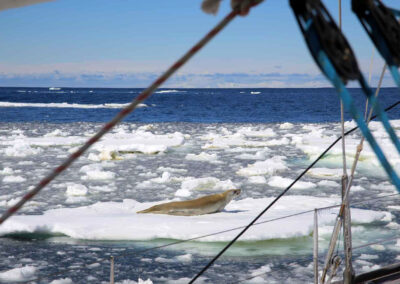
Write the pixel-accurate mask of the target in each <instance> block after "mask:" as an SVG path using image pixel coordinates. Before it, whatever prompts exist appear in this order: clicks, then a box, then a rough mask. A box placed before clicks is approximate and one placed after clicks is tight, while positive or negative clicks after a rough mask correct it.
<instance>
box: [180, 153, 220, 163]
mask: <svg viewBox="0 0 400 284" xmlns="http://www.w3.org/2000/svg"><path fill="white" fill-rule="evenodd" d="M185 159H186V160H192V161H201V162H209V163H220V161H219V160H218V155H217V154H213V153H211V154H208V153H206V152H201V153H200V154H198V155H196V154H187V155H186V157H185Z"/></svg>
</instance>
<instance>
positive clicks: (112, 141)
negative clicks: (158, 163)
mask: <svg viewBox="0 0 400 284" xmlns="http://www.w3.org/2000/svg"><path fill="white" fill-rule="evenodd" d="M184 141H185V138H184V135H183V134H182V133H180V132H175V133H171V134H163V135H156V134H153V133H151V132H146V131H142V130H138V131H136V132H133V133H117V134H114V135H108V136H106V137H104V138H103V139H102V140H101V141H99V142H98V143H96V144H95V145H94V146H93V149H94V150H97V151H98V152H100V154H101V155H103V159H105V157H107V153H112V152H115V153H121V152H122V153H124V152H125V153H126V152H128V153H135V152H139V153H144V154H157V153H162V152H165V151H167V150H168V149H169V148H171V147H178V146H181V145H182V144H183V143H184ZM108 156H109V157H112V154H109V155H108Z"/></svg>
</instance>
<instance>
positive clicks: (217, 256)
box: [189, 101, 400, 284]
mask: <svg viewBox="0 0 400 284" xmlns="http://www.w3.org/2000/svg"><path fill="white" fill-rule="evenodd" d="M398 104H400V101H398V102H396V103H394V104H393V105H391V106H389V107H388V108H386V109H385V111H389V110H391V109H392V108H394V107H395V106H397V105H398ZM376 117H377V116H376V115H374V116H373V117H372V118H371V120H373V119H375V118H376ZM356 129H358V127H354V128H352V129H350V130H349V131H347V132H346V133H345V134H344V136H346V135H348V134H350V133H352V132H354V131H355V130H356ZM341 139H342V137H338V138H337V139H336V140H335V142H333V143H332V144H331V145H330V146H329V147H328V148H327V149H326V150H325V151H324V152H323V153H322V154H321V155H319V157H318V158H317V159H316V160H315V161H314V162H312V163H311V165H309V166H308V167H307V168H306V169H305V170H304V171H303V172H302V173H301V174H300V175H299V176H298V177H297V178H296V179H295V180H294V181H293V182H292V183H291V184H290V185H289V186H288V187H287V188H286V189H285V190H284V191H282V192H281V193H280V194H279V195H278V196H277V197H276V198H275V199H274V200H273V201H272V202H271V203H270V204H269V205H268V206H267V207H266V208H265V209H264V210H263V211H262V212H261V213H260V214H258V215H257V217H255V218H254V219H253V221H251V222H250V223H249V224H248V225H247V226H246V227H245V228H244V229H243V230H242V231H241V232H240V233H239V234H237V235H236V237H235V238H233V239H232V240H231V241H230V242H229V243H228V244H227V245H226V246H225V247H224V248H223V249H222V250H221V251H220V252H219V253H218V254H217V255H216V256H215V257H214V258H213V259H212V260H211V261H210V262H209V263H208V264H207V265H206V266H205V267H204V268H203V269H202V270H201V271H200V272H199V273H197V275H196V276H195V277H194V278H193V279H192V280H190V282H189V284H191V283H194V281H196V279H197V278H199V277H200V276H201V275H202V274H203V273H204V272H206V270H207V269H208V268H210V267H211V265H213V264H214V262H215V261H216V260H217V259H218V258H220V256H221V255H223V254H224V252H225V251H227V250H228V249H229V248H230V247H231V246H232V245H233V244H234V243H235V242H236V241H237V240H238V239H239V238H240V237H241V236H242V235H243V234H244V233H245V232H246V231H247V230H248V229H249V228H250V227H251V226H253V224H254V223H255V222H256V221H257V220H258V219H259V218H260V217H261V216H262V215H264V213H265V212H267V211H268V210H269V209H270V208H271V207H272V206H273V205H274V204H275V203H276V202H277V201H278V200H279V199H280V198H281V197H282V196H284V195H285V194H286V193H287V192H288V191H289V189H291V188H292V186H293V185H295V183H296V182H297V181H299V180H300V179H301V178H302V177H303V176H304V175H305V174H306V173H307V172H308V171H309V170H310V169H311V168H312V167H313V166H314V165H315V164H316V163H317V162H318V161H319V160H320V159H321V158H322V157H323V156H324V155H325V154H326V153H327V152H328V151H329V150H330V149H332V147H333V146H335V144H336V143H337V142H339V141H340V140H341Z"/></svg>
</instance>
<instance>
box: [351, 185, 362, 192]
mask: <svg viewBox="0 0 400 284" xmlns="http://www.w3.org/2000/svg"><path fill="white" fill-rule="evenodd" d="M350 190H351V191H363V190H365V188H364V187H362V186H361V185H353V186H352V187H351V189H350Z"/></svg>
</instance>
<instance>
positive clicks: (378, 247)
mask: <svg viewBox="0 0 400 284" xmlns="http://www.w3.org/2000/svg"><path fill="white" fill-rule="evenodd" d="M371 248H372V249H373V250H377V251H384V250H385V246H384V245H372V246H371Z"/></svg>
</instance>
